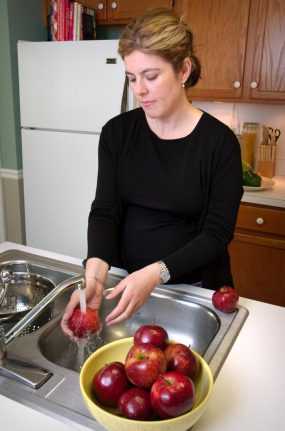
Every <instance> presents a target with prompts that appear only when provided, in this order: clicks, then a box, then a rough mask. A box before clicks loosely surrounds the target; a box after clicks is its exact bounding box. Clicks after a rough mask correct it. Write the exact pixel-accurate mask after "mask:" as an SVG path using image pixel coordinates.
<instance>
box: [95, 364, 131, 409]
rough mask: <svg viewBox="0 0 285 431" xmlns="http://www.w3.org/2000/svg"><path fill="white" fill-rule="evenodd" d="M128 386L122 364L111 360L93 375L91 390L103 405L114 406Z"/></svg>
mask: <svg viewBox="0 0 285 431" xmlns="http://www.w3.org/2000/svg"><path fill="white" fill-rule="evenodd" d="M128 388H129V382H128V379H127V376H126V372H125V367H124V364H122V363H121V362H111V363H110V364H106V365H105V366H104V367H102V368H101V369H100V370H99V371H98V372H97V373H96V374H95V376H94V377H93V381H92V391H93V394H94V395H95V397H96V399H97V400H98V401H99V402H100V403H101V404H103V405H104V406H109V407H116V406H117V405H118V401H119V398H120V396H121V395H122V394H123V393H124V392H125V391H126V390H127V389H128Z"/></svg>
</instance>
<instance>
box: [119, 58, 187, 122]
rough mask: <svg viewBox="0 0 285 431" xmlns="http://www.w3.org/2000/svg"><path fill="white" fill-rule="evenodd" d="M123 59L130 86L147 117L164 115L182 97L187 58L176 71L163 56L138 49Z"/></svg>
mask: <svg viewBox="0 0 285 431" xmlns="http://www.w3.org/2000/svg"><path fill="white" fill-rule="evenodd" d="M124 62H125V68H126V75H127V77H128V79H129V82H130V87H131V89H132V91H133V92H134V94H135V96H136V98H137V100H138V102H139V104H140V105H141V107H142V108H143V110H144V112H145V114H146V115H147V116H148V117H150V118H167V117H168V116H169V115H171V114H172V113H174V112H175V111H176V109H177V108H178V107H179V104H180V103H181V102H182V100H184V98H185V91H184V89H183V88H182V83H183V82H185V81H186V79H187V78H188V76H189V73H190V70H191V63H190V61H189V64H188V67H187V64H186V66H184V67H183V70H181V71H180V72H178V73H177V72H175V71H174V69H173V66H172V65H171V64H170V63H169V62H167V61H165V60H164V59H163V58H162V57H159V56H157V55H152V54H144V53H143V52H140V51H133V52H132V53H131V54H129V55H127V56H126V57H125V58H124ZM184 69H185V70H184Z"/></svg>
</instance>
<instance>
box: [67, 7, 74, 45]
mask: <svg viewBox="0 0 285 431" xmlns="http://www.w3.org/2000/svg"><path fill="white" fill-rule="evenodd" d="M73 20H74V3H73V2H71V3H70V7H69V26H68V40H73Z"/></svg>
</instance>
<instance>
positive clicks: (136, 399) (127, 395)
mask: <svg viewBox="0 0 285 431" xmlns="http://www.w3.org/2000/svg"><path fill="white" fill-rule="evenodd" d="M118 406H119V410H120V412H121V414H122V415H123V416H125V417H126V418H129V419H136V420H149V419H151V418H152V416H153V411H152V407H151V402H150V393H149V392H148V391H146V390H145V389H142V388H131V389H129V390H127V391H126V392H124V393H123V394H122V395H121V397H120V399H119V404H118Z"/></svg>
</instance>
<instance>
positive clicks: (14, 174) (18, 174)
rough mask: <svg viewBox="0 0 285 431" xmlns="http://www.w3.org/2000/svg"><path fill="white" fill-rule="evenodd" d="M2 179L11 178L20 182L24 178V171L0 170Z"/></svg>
mask: <svg viewBox="0 0 285 431" xmlns="http://www.w3.org/2000/svg"><path fill="white" fill-rule="evenodd" d="M0 178H10V179H14V180H18V179H20V178H23V171H22V169H19V170H17V169H4V168H1V169H0Z"/></svg>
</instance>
